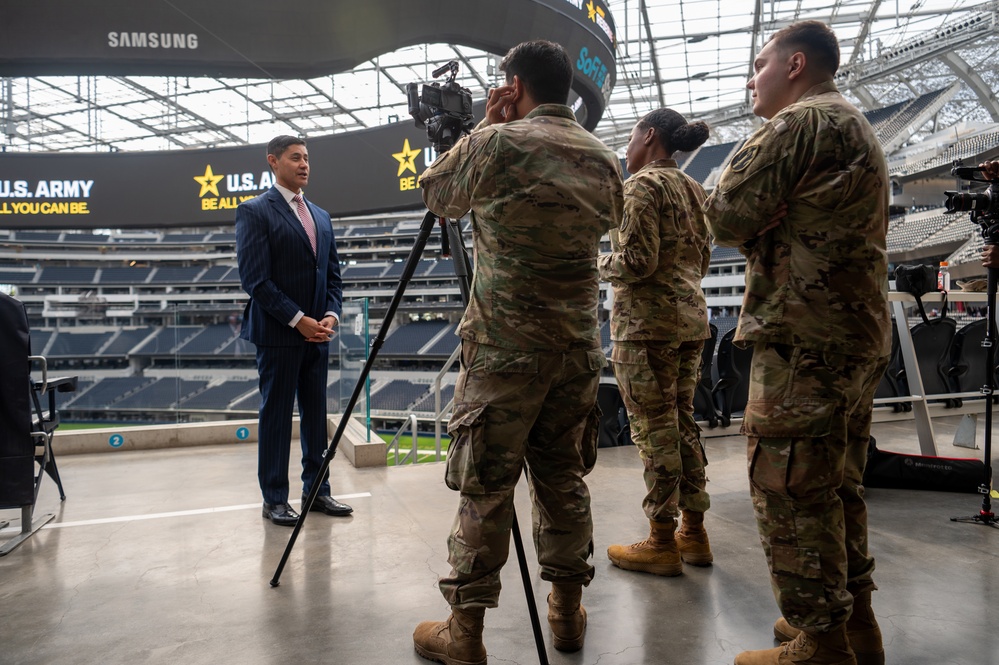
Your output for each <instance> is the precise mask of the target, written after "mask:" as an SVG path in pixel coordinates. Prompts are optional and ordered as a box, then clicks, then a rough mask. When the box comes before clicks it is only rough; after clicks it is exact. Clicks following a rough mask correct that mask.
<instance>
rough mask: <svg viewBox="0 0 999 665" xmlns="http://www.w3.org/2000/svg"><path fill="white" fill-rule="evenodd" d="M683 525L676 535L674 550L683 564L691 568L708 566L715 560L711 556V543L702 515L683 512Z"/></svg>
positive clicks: (690, 511) (689, 511)
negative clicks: (678, 553)
mask: <svg viewBox="0 0 999 665" xmlns="http://www.w3.org/2000/svg"><path fill="white" fill-rule="evenodd" d="M682 512H683V525H682V526H681V527H680V530H679V531H677V533H676V549H677V550H678V551H679V552H680V558H681V559H683V562H684V563H689V564H690V565H692V566H710V565H711V562H712V561H714V560H715V558H714V556H712V555H711V543H709V542H708V533H707V532H706V531H705V530H704V513H698V512H694V511H693V510H684V511H682Z"/></svg>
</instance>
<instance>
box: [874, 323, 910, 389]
mask: <svg viewBox="0 0 999 665" xmlns="http://www.w3.org/2000/svg"><path fill="white" fill-rule="evenodd" d="M898 349H899V339H898V326H896V325H895V320H894V319H892V322H891V353H890V355H889V357H888V358H889V359H888V366H887V367H886V368H885V373H884V374H882V375H881V382H880V383H878V388H877V390H876V391H875V392H874V398H875V399H878V398H881V397H898V396H900V395H902V394H905V393H903V392H902V390H901V389H900V387H899V385H898V383H897V382H896V381H895V370H893V368H894V367H895V363H896V362H898V357H899V353H898Z"/></svg>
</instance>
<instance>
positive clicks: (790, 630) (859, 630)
mask: <svg viewBox="0 0 999 665" xmlns="http://www.w3.org/2000/svg"><path fill="white" fill-rule="evenodd" d="M800 632H801V631H800V630H798V629H797V628H795V627H794V626H792V625H791V624H789V623H788V622H787V620H786V619H785V618H784V617H781V618H779V619H777V623H775V624H774V637H776V638H777V639H778V640H780V641H781V642H790V641H791V640H793V639H794V638H795V637H797V636H798V633H800ZM846 636H847V638H848V639H849V640H850V647H851V648H852V649H853V652H854V653H855V654H856V656H857V665H885V648H884V644H883V642H882V640H881V628H879V627H878V622H877V619H875V618H874V610H873V609H871V592H870V591H865V592H863V593H861V594H858V595H857V596H855V597H854V599H853V614H851V615H850V620H849V621H847V622H846Z"/></svg>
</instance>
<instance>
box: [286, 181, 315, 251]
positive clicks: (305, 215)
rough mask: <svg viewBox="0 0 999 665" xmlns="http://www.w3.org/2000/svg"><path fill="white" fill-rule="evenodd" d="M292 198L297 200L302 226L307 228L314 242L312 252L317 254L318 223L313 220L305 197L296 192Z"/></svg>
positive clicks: (311, 240)
mask: <svg viewBox="0 0 999 665" xmlns="http://www.w3.org/2000/svg"><path fill="white" fill-rule="evenodd" d="M291 200H292V201H294V202H295V207H296V208H297V209H298V219H299V221H301V222H302V228H303V229H305V235H307V236H309V242H310V243H311V244H312V253H313V254H315V253H316V223H315V222H314V221H312V215H310V214H309V209H308V208H307V207H306V205H305V199H303V198H302V197H301V195H300V194H295V196H293V197H292V199H291Z"/></svg>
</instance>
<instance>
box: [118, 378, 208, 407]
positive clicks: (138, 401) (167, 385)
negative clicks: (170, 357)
mask: <svg viewBox="0 0 999 665" xmlns="http://www.w3.org/2000/svg"><path fill="white" fill-rule="evenodd" d="M207 384H208V382H207V381H188V380H185V379H179V378H176V377H166V378H161V379H157V380H156V381H154V382H153V383H151V384H149V385H146V386H143V387H142V388H140V389H138V390H136V391H135V392H132V393H130V394H129V395H128V396H126V397H123V398H122V399H119V400H117V401H115V402H114V408H115V410H119V411H127V410H129V409H156V408H171V407H174V406H176V404H177V402H179V401H180V400H182V399H184V398H186V397H189V396H190V395H193V394H194V393H196V392H198V391H199V390H201V389H203V388H204V387H205V386H206V385H207Z"/></svg>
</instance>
